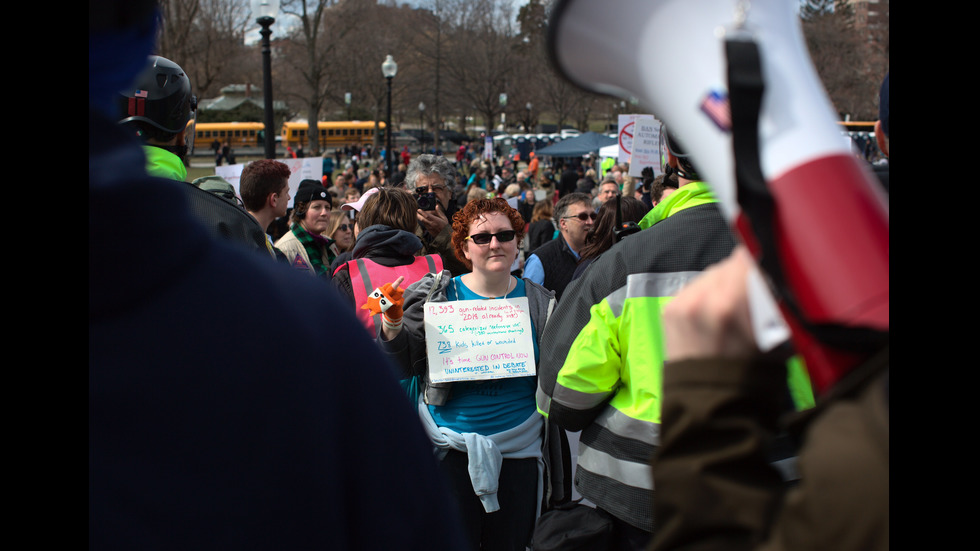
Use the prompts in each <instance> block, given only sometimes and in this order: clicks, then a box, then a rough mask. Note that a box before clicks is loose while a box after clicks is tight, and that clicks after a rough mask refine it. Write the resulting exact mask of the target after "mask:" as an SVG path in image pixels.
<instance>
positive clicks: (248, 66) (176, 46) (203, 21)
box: [157, 0, 258, 98]
mask: <svg viewBox="0 0 980 551" xmlns="http://www.w3.org/2000/svg"><path fill="white" fill-rule="evenodd" d="M160 7H161V14H162V17H163V25H162V26H161V30H160V36H159V45H158V48H157V52H158V53H159V55H161V56H163V57H166V58H167V59H170V60H171V61H173V62H175V63H177V64H178V65H180V66H181V68H182V69H184V71H185V72H186V73H187V75H188V77H189V78H190V79H191V85H192V86H193V87H194V91H195V93H196V94H197V95H198V97H202V98H204V97H210V96H213V95H216V94H217V93H218V90H220V88H221V87H222V86H224V85H226V84H229V83H237V82H243V81H246V82H247V81H249V80H250V79H249V78H248V75H249V74H251V73H254V72H255V70H256V69H257V68H258V60H257V59H253V58H254V57H255V56H252V55H251V50H250V49H249V48H247V47H246V46H245V45H244V42H243V40H242V37H243V35H244V32H245V29H246V28H247V26H248V22H249V13H248V9H247V7H246V6H244V5H243V3H242V2H241V1H240V0H239V1H236V0H163V1H161V3H160Z"/></svg>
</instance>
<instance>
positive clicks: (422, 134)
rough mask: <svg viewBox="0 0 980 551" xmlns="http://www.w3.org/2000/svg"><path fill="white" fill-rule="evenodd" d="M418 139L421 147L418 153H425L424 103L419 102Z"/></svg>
mask: <svg viewBox="0 0 980 551" xmlns="http://www.w3.org/2000/svg"><path fill="white" fill-rule="evenodd" d="M419 141H421V142H422V147H421V150H420V151H419V153H425V103H423V102H421V101H420V102H419Z"/></svg>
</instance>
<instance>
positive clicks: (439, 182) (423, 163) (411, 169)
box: [405, 153, 469, 277]
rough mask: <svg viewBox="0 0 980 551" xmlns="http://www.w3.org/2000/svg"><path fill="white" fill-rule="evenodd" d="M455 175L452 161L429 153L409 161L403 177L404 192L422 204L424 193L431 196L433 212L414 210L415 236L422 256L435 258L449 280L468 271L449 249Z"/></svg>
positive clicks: (454, 209) (451, 231) (455, 206)
mask: <svg viewBox="0 0 980 551" xmlns="http://www.w3.org/2000/svg"><path fill="white" fill-rule="evenodd" d="M456 181H457V173H456V167H455V166H453V163H452V161H450V160H449V159H447V158H446V157H444V156H442V155H432V154H429V153H426V154H423V155H419V156H418V157H415V158H414V159H412V162H411V163H409V165H408V173H407V174H406V175H405V189H406V190H408V191H409V192H410V193H412V194H414V195H415V197H416V199H418V198H420V197H422V198H423V202H424V201H425V196H426V194H428V193H434V194H435V198H436V201H435V208H434V209H431V210H427V209H423V208H421V206H422V205H420V208H419V209H418V212H417V216H418V221H419V227H418V229H417V230H416V232H415V234H416V235H417V236H418V237H419V239H421V240H422V254H423V255H428V254H438V255H439V256H441V257H442V261H443V265H444V266H445V268H446V269H447V270H449V271H450V273H452V274H453V277H455V276H458V275H462V274H465V273H467V272H468V271H469V270H468V269H467V268H466V266H465V265H464V264H463V263H462V262H460V260H459V259H458V258H456V253H455V250H454V248H453V243H452V234H453V225H452V223H451V220H452V219H453V214H455V213H456V210H457V204H456V201H453V195H454V191H455V189H456Z"/></svg>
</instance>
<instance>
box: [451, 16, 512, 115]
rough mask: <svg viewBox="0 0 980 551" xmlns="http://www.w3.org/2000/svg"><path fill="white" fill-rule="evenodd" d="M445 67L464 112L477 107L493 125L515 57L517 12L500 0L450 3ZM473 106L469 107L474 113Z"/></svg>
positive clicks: (457, 101) (455, 95) (500, 108)
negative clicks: (513, 20)
mask: <svg viewBox="0 0 980 551" xmlns="http://www.w3.org/2000/svg"><path fill="white" fill-rule="evenodd" d="M447 4H449V6H447V7H448V8H449V9H447V12H446V18H447V23H448V26H449V29H448V33H447V37H446V38H447V40H446V43H447V47H446V57H445V59H446V63H445V72H446V76H447V77H448V80H449V81H450V84H449V86H448V88H449V89H450V90H451V93H450V97H451V98H452V99H453V100H454V101H455V103H456V104H457V106H458V108H459V110H460V112H461V113H463V114H464V116H465V113H466V112H467V111H470V110H472V111H476V112H477V113H479V114H481V115H482V116H483V122H484V125H485V126H486V128H487V129H488V130H489V129H490V128H492V126H493V121H494V120H495V119H496V117H497V115H499V114H500V113H501V111H502V109H503V108H502V107H501V105H500V102H499V95H500V93H501V92H504V90H505V89H506V82H507V80H508V78H509V77H510V76H511V74H512V72H513V68H514V64H515V63H516V60H515V59H514V58H513V57H512V55H511V54H512V48H511V45H512V44H513V41H514V35H515V33H514V25H513V23H512V16H513V12H512V10H511V8H510V5H509V4H508V3H506V2H502V1H500V0H469V1H467V0H454V1H453V2H447ZM472 111H470V112H472Z"/></svg>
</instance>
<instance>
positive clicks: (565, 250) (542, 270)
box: [523, 192, 596, 300]
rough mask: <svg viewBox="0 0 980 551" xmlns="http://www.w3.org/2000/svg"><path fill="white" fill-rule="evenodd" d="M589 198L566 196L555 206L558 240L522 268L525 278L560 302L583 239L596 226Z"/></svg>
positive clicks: (549, 244) (583, 194) (544, 246)
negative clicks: (552, 292)
mask: <svg viewBox="0 0 980 551" xmlns="http://www.w3.org/2000/svg"><path fill="white" fill-rule="evenodd" d="M595 218H596V213H595V209H593V208H592V197H591V196H590V195H588V194H585V193H578V192H576V193H569V194H567V195H565V196H563V197H562V198H561V199H559V200H558V204H557V205H555V222H556V223H557V224H558V237H557V238H556V239H553V240H551V241H549V242H547V243H545V244H544V245H541V246H540V247H538V248H537V249H535V250H534V251H533V252H532V253H531V256H530V257H528V259H527V264H526V265H525V266H524V274H523V275H524V277H525V278H527V279H530V280H531V281H533V282H535V283H537V284H538V285H542V286H544V288H545V289H551V290H552V291H554V292H555V297H556V298H558V299H559V300H561V295H562V292H563V291H564V290H565V287H566V286H567V285H568V283H569V282H570V281H571V280H572V275H574V274H575V266H577V265H578V259H579V251H581V250H582V247H584V246H585V236H586V235H588V233H589V230H591V229H592V224H593V223H595Z"/></svg>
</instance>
